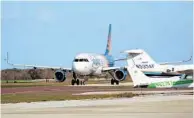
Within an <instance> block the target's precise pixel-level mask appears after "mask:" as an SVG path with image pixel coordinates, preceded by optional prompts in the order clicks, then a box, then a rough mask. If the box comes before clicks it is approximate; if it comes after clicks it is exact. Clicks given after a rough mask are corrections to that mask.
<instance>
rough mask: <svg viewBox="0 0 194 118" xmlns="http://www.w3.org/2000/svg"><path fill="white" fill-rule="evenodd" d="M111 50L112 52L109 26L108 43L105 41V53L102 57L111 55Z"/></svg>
mask: <svg viewBox="0 0 194 118" xmlns="http://www.w3.org/2000/svg"><path fill="white" fill-rule="evenodd" d="M111 50H112V40H111V24H109V32H108V41H107V46H106V51H105V54H104V55H111Z"/></svg>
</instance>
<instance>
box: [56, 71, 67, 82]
mask: <svg viewBox="0 0 194 118" xmlns="http://www.w3.org/2000/svg"><path fill="white" fill-rule="evenodd" d="M65 74H66V73H65V72H64V71H63V70H57V71H56V72H55V78H56V80H57V81H58V82H64V81H65V80H66V75H65Z"/></svg>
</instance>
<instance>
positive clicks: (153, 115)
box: [2, 95, 193, 118]
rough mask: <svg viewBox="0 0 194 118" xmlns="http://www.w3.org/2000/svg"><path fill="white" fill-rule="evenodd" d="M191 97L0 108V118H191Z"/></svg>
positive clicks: (33, 104) (172, 96)
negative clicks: (0, 110) (0, 111)
mask: <svg viewBox="0 0 194 118" xmlns="http://www.w3.org/2000/svg"><path fill="white" fill-rule="evenodd" d="M192 103H193V96H192V95H149V96H146V95H145V96H140V97H134V98H119V99H103V100H69V101H49V102H34V103H17V104H2V118H15V117H19V118H34V117H42V118H43V117H47V118H53V117H57V118H62V117H63V118H80V117H81V118H82V117H84V118H99V117H100V118H108V117H109V118H110V117H111V118H129V117H131V118H142V117H143V118H164V117H166V118H192V117H193V114H192V111H193V104H192Z"/></svg>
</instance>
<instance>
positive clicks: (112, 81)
mask: <svg viewBox="0 0 194 118" xmlns="http://www.w3.org/2000/svg"><path fill="white" fill-rule="evenodd" d="M109 74H110V75H111V77H112V79H111V85H114V84H115V83H116V85H119V81H118V80H116V79H115V77H114V75H113V74H112V73H111V72H109Z"/></svg>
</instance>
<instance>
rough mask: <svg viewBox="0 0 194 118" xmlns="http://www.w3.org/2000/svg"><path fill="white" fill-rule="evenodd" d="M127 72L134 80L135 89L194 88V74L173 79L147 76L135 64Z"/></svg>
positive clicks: (129, 66)
mask: <svg viewBox="0 0 194 118" xmlns="http://www.w3.org/2000/svg"><path fill="white" fill-rule="evenodd" d="M126 68H127V71H128V73H129V75H130V76H131V78H132V81H133V85H134V88H181V87H183V88H192V87H193V73H188V74H182V75H181V76H173V77H163V76H162V77H149V76H146V75H145V74H144V73H143V72H142V71H141V70H140V69H139V68H137V66H136V65H135V63H134V64H133V65H128V66H127V67H126Z"/></svg>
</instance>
